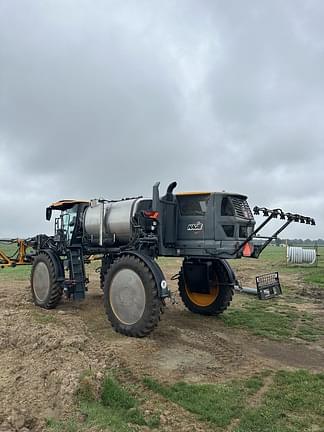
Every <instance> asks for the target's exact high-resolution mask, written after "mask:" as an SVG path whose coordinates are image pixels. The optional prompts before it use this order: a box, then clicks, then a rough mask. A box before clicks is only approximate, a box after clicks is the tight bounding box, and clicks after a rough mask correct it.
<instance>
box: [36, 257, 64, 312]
mask: <svg viewBox="0 0 324 432" xmlns="http://www.w3.org/2000/svg"><path fill="white" fill-rule="evenodd" d="M60 276H61V275H60V272H59V268H58V263H57V262H55V258H53V257H52V256H51V255H49V254H47V253H45V252H41V253H40V254H39V255H37V256H36V257H35V259H34V262H33V267H32V271H31V292H32V296H33V301H34V303H35V305H37V306H40V307H42V308H44V309H54V308H56V306H57V305H58V304H59V302H60V300H61V297H62V294H63V286H62V281H61V279H62V278H60Z"/></svg>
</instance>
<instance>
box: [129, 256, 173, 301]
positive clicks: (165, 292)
mask: <svg viewBox="0 0 324 432" xmlns="http://www.w3.org/2000/svg"><path fill="white" fill-rule="evenodd" d="M127 255H134V256H136V257H137V258H139V259H140V260H141V261H143V262H144V263H145V264H146V265H147V267H148V268H149V269H150V270H151V272H152V274H153V276H154V279H155V282H156V286H157V287H158V291H159V297H160V299H164V298H167V297H171V293H170V290H169V288H168V284H167V281H166V280H165V277H164V275H163V272H162V270H161V268H160V267H159V265H158V264H157V263H156V262H155V261H154V260H152V259H151V258H150V257H148V256H146V255H143V254H141V253H138V252H134V251H127Z"/></svg>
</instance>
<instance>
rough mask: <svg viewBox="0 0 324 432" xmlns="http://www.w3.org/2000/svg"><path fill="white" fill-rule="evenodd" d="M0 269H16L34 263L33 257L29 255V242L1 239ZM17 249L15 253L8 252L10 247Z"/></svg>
mask: <svg viewBox="0 0 324 432" xmlns="http://www.w3.org/2000/svg"><path fill="white" fill-rule="evenodd" d="M1 246H2V249H1V248H0V268H6V267H16V266H20V265H26V264H31V263H32V257H31V256H30V255H27V248H28V240H23V239H0V247H1ZM12 246H13V247H15V251H14V253H12V252H10V253H9V252H7V251H6V250H7V249H8V247H10V249H11V247H12Z"/></svg>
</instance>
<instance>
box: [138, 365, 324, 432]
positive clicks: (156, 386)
mask: <svg viewBox="0 0 324 432" xmlns="http://www.w3.org/2000/svg"><path fill="white" fill-rule="evenodd" d="M271 378H272V380H273V381H272V383H271V384H270V386H269V388H268V389H267V390H265V392H264V394H263V395H261V396H260V399H258V396H257V394H256V393H257V391H258V390H259V389H260V388H261V387H262V385H263V381H264V376H255V377H253V378H249V379H247V380H240V381H229V382H226V383H222V384H204V385H201V384H187V383H176V384H173V385H165V384H160V383H158V382H157V381H155V380H153V379H152V378H148V377H147V378H145V379H144V383H145V385H146V386H147V387H148V388H149V389H150V390H151V391H154V392H156V393H159V394H160V395H162V396H163V397H164V398H166V399H168V400H171V401H172V402H174V403H176V404H178V405H180V406H182V407H183V408H185V409H186V410H188V411H190V412H191V413H193V414H194V415H195V416H196V417H197V418H198V419H199V420H200V421H205V422H208V423H210V424H211V425H212V426H214V427H215V428H216V430H224V428H225V427H227V426H229V425H230V424H231V422H232V421H233V420H235V424H234V425H235V426H234V425H233V428H232V430H233V432H260V431H262V432H307V431H309V432H311V431H323V430H324V429H323V428H324V374H311V373H310V372H307V371H303V370H299V371H295V372H287V371H279V372H277V373H276V374H274V375H273V376H272V377H271ZM253 396H254V400H253ZM252 400H253V402H252ZM218 428H221V429H218Z"/></svg>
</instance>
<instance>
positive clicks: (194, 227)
mask: <svg viewBox="0 0 324 432" xmlns="http://www.w3.org/2000/svg"><path fill="white" fill-rule="evenodd" d="M203 227H204V224H203V223H201V222H197V223H192V224H189V225H188V226H187V231H202V229H203Z"/></svg>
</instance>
